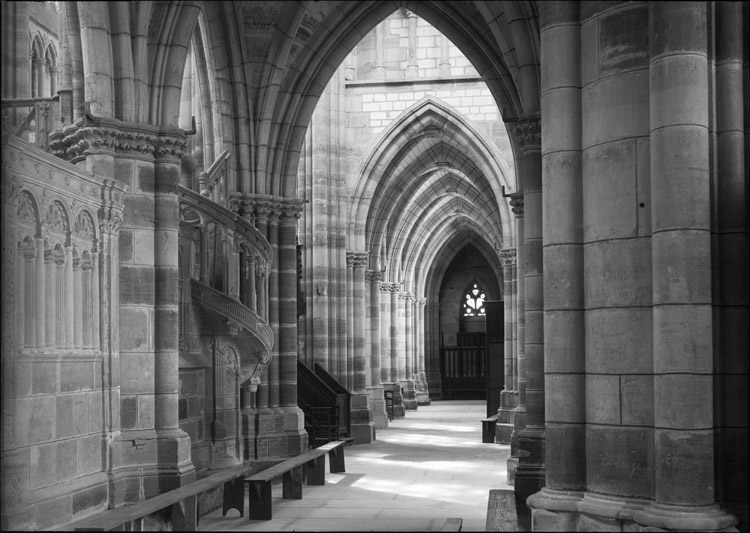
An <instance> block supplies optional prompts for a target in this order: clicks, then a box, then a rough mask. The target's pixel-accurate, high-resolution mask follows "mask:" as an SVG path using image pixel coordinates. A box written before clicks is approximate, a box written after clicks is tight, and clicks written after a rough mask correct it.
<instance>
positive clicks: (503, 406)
mask: <svg viewBox="0 0 750 533" xmlns="http://www.w3.org/2000/svg"><path fill="white" fill-rule="evenodd" d="M517 407H518V391H514V390H504V391H502V392H501V393H500V409H498V411H497V424H496V425H495V442H497V443H498V444H510V440H511V436H512V435H513V431H514V429H515V417H516V412H517V410H516V408H517Z"/></svg>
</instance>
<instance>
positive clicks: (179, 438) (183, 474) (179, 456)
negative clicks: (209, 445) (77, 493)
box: [109, 429, 196, 507]
mask: <svg viewBox="0 0 750 533" xmlns="http://www.w3.org/2000/svg"><path fill="white" fill-rule="evenodd" d="M110 451H111V454H112V471H111V472H110V473H109V475H110V488H111V489H112V490H111V492H110V496H109V506H110V507H119V506H120V505H123V504H126V503H135V502H139V501H141V500H144V499H148V498H151V497H153V496H156V495H157V494H161V493H163V492H167V491H170V490H173V489H176V488H177V487H180V486H182V485H184V484H186V483H190V482H191V481H194V480H195V478H196V471H195V466H194V465H193V463H192V460H191V456H190V437H189V436H188V434H187V433H185V432H184V431H182V430H181V429H167V430H156V431H155V430H135V431H123V432H121V433H120V435H118V436H117V437H116V438H115V439H114V440H113V441H112V444H111V447H110Z"/></svg>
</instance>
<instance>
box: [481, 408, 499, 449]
mask: <svg viewBox="0 0 750 533" xmlns="http://www.w3.org/2000/svg"><path fill="white" fill-rule="evenodd" d="M496 426H497V415H493V416H491V417H489V418H483V419H482V442H483V443H493V442H495V427H496Z"/></svg>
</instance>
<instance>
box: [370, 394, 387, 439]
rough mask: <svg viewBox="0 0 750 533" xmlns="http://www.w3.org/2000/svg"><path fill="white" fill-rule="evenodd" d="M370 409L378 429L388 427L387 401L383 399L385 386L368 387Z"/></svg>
mask: <svg viewBox="0 0 750 533" xmlns="http://www.w3.org/2000/svg"><path fill="white" fill-rule="evenodd" d="M367 396H368V408H369V409H370V416H371V418H372V422H373V423H374V424H375V428H376V429H383V428H387V427H388V414H387V413H386V412H385V399H384V398H383V386H382V385H377V386H373V387H367Z"/></svg>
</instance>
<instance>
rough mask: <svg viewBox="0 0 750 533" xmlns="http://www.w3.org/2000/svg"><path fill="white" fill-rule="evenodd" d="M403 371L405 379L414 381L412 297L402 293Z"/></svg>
mask: <svg viewBox="0 0 750 533" xmlns="http://www.w3.org/2000/svg"><path fill="white" fill-rule="evenodd" d="M404 369H405V373H406V379H414V373H415V370H414V295H413V294H412V293H410V292H406V293H404Z"/></svg>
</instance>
